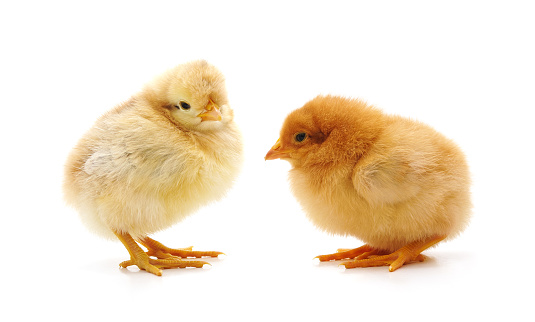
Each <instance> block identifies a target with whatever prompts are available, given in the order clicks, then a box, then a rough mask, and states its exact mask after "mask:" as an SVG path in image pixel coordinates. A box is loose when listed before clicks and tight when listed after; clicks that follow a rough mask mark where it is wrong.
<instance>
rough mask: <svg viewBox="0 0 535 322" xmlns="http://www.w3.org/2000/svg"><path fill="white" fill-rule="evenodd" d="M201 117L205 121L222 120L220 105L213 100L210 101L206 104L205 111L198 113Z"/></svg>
mask: <svg viewBox="0 0 535 322" xmlns="http://www.w3.org/2000/svg"><path fill="white" fill-rule="evenodd" d="M197 116H198V117H200V118H201V122H204V121H221V112H220V111H219V107H218V106H217V105H216V103H214V101H212V99H211V98H210V100H209V101H208V104H206V107H205V108H204V111H203V112H202V113H201V114H199V115H197Z"/></svg>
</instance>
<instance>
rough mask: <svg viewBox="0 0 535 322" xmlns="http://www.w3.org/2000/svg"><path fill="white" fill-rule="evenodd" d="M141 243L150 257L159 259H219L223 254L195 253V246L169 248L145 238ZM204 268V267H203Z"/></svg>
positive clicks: (213, 252)
mask: <svg viewBox="0 0 535 322" xmlns="http://www.w3.org/2000/svg"><path fill="white" fill-rule="evenodd" d="M139 242H140V243H141V244H142V245H143V246H145V247H146V248H147V250H148V251H147V254H148V255H149V256H155V257H158V258H159V259H166V258H172V257H179V258H201V257H217V256H219V255H221V254H224V253H222V252H215V251H194V250H192V249H193V246H190V247H186V248H169V247H167V246H165V245H163V244H162V243H160V242H158V241H156V240H154V239H152V238H150V237H145V238H142V239H140V240H139ZM201 267H202V266H201Z"/></svg>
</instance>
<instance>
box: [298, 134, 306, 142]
mask: <svg viewBox="0 0 535 322" xmlns="http://www.w3.org/2000/svg"><path fill="white" fill-rule="evenodd" d="M306 138H307V134H306V133H304V132H301V133H297V134H296V135H295V140H296V141H297V142H303V141H304V140H305V139H306Z"/></svg>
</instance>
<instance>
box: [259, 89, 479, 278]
mask: <svg viewBox="0 0 535 322" xmlns="http://www.w3.org/2000/svg"><path fill="white" fill-rule="evenodd" d="M277 158H279V159H283V160H287V161H289V162H290V163H291V165H292V169H291V170H290V173H289V181H290V185H291V190H292V192H293V193H294V195H295V197H296V198H297V200H298V201H299V203H300V204H301V206H302V207H303V209H304V211H305V212H306V214H307V215H308V217H309V218H310V220H311V221H312V222H313V223H314V224H315V225H316V226H318V227H319V228H321V229H323V230H325V231H327V232H329V233H333V234H339V235H351V236H355V237H357V238H359V239H361V240H363V241H364V242H365V243H366V245H364V246H362V247H359V248H357V249H353V250H339V251H338V253H335V254H330V255H322V256H318V258H319V259H320V261H328V260H337V259H346V258H351V259H354V260H352V261H349V262H345V263H343V265H344V266H346V268H353V267H368V266H381V265H389V266H390V271H394V270H396V269H397V268H399V267H401V266H402V265H403V264H404V263H407V262H411V261H422V260H424V258H425V257H424V256H423V255H421V254H420V252H422V251H423V250H425V249H426V248H428V247H431V246H433V245H435V244H436V243H438V242H440V241H441V240H443V239H447V238H453V237H455V236H457V235H458V234H459V233H460V232H461V231H462V230H463V229H464V228H465V227H466V226H467V223H468V221H469V216H470V209H471V202H470V192H469V188H470V178H469V172H468V166H467V163H466V160H465V157H464V155H463V153H462V152H461V150H460V149H459V148H458V147H457V145H455V143H453V142H452V141H451V140H449V139H447V138H446V137H444V136H443V135H441V134H440V133H438V132H437V131H435V130H434V129H432V128H431V127H429V126H427V125H425V124H422V123H420V122H416V121H413V120H410V119H407V118H403V117H399V116H391V115H386V114H384V113H383V112H382V111H380V110H379V109H377V108H375V107H373V106H370V105H367V104H366V103H364V102H362V101H359V100H355V99H346V98H342V97H335V96H318V97H316V98H315V99H313V100H311V101H310V102H308V103H306V104H305V105H304V106H303V107H302V108H300V109H297V110H295V111H293V112H292V113H290V114H289V115H288V117H287V118H286V120H285V122H284V124H283V126H282V129H281V132H280V138H279V140H278V141H277V143H276V144H275V145H274V146H273V147H272V148H271V150H270V151H269V152H268V153H267V155H266V157H265V159H266V160H273V159H277Z"/></svg>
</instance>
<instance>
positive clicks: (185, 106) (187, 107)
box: [175, 102, 191, 110]
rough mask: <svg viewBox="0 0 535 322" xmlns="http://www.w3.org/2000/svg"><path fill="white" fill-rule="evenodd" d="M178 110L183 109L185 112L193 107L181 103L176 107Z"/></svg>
mask: <svg viewBox="0 0 535 322" xmlns="http://www.w3.org/2000/svg"><path fill="white" fill-rule="evenodd" d="M175 106H176V107H177V108H179V107H180V108H181V109H183V110H189V109H190V108H191V105H189V104H188V103H186V102H180V103H178V105H175Z"/></svg>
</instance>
